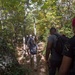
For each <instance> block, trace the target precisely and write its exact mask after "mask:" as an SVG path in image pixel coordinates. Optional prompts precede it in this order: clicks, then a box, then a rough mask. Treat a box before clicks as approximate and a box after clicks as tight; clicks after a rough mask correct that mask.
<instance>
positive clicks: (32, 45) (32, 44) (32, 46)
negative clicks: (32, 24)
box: [27, 35, 37, 55]
mask: <svg viewBox="0 0 75 75" xmlns="http://www.w3.org/2000/svg"><path fill="white" fill-rule="evenodd" d="M27 45H28V47H29V49H30V53H31V54H32V55H34V54H36V53H37V46H36V41H35V37H34V36H32V35H30V37H29V39H28V42H27Z"/></svg>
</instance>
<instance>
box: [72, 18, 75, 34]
mask: <svg viewBox="0 0 75 75" xmlns="http://www.w3.org/2000/svg"><path fill="white" fill-rule="evenodd" d="M72 28H73V33H74V34H75V18H73V20H72Z"/></svg>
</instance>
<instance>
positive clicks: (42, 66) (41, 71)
mask: <svg viewBox="0 0 75 75" xmlns="http://www.w3.org/2000/svg"><path fill="white" fill-rule="evenodd" d="M21 50H22V49H21V48H19V53H18V54H19V55H20V53H21V52H20V51H21ZM44 51H45V44H44V43H43V42H40V43H39V44H38V49H37V55H36V56H34V57H36V62H34V61H35V58H31V57H30V54H27V55H25V59H23V56H21V57H19V58H18V61H19V63H20V64H22V65H23V67H27V68H28V69H29V70H30V75H48V70H47V67H46V66H47V65H46V62H45V57H44V55H43V52H44ZM21 55H22V54H21ZM24 65H25V66H24ZM35 65H36V67H35Z"/></svg>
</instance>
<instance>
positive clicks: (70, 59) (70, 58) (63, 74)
mask: <svg viewBox="0 0 75 75" xmlns="http://www.w3.org/2000/svg"><path fill="white" fill-rule="evenodd" d="M72 29H73V33H74V36H73V37H72V38H70V39H69V41H68V44H66V45H65V50H64V52H63V60H62V64H61V67H60V70H59V75H75V18H73V20H72Z"/></svg>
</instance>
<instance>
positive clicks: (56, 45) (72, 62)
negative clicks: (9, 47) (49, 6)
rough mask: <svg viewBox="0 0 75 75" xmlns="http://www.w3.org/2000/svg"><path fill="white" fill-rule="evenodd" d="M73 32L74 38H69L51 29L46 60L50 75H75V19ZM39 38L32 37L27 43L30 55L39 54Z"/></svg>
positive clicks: (53, 28)
mask: <svg viewBox="0 0 75 75" xmlns="http://www.w3.org/2000/svg"><path fill="white" fill-rule="evenodd" d="M71 27H72V30H73V33H74V36H73V37H71V38H68V37H67V36H65V35H64V34H63V35H61V34H59V33H58V32H57V29H56V28H55V27H51V28H50V30H49V31H50V35H49V37H48V39H47V46H46V53H45V60H46V64H47V66H48V71H49V75H56V71H57V70H58V75H75V18H73V19H72V25H71ZM36 41H37V38H36V36H35V37H34V38H32V35H30V37H29V39H28V41H27V42H26V43H27V45H28V47H29V49H30V53H31V54H32V55H36V54H37V43H36Z"/></svg>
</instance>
